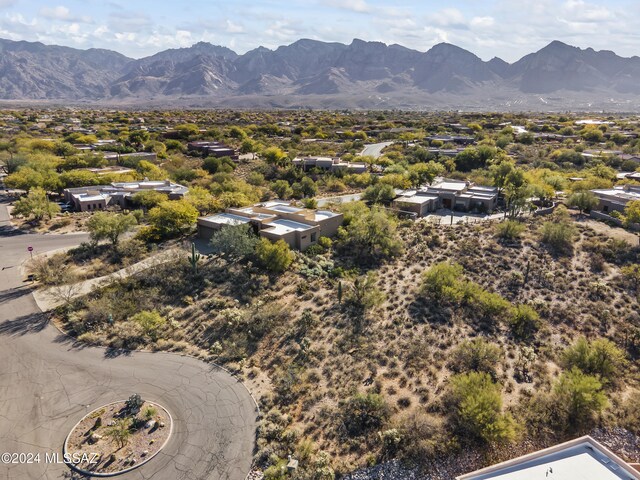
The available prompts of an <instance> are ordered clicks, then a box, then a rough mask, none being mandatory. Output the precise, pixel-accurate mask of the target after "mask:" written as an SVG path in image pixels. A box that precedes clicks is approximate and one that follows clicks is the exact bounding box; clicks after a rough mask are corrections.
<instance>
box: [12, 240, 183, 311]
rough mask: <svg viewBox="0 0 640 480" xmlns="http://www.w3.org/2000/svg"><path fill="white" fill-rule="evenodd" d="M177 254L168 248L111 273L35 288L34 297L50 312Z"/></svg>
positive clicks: (40, 305) (42, 307)
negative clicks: (70, 282) (66, 283)
mask: <svg viewBox="0 0 640 480" xmlns="http://www.w3.org/2000/svg"><path fill="white" fill-rule="evenodd" d="M61 250H63V249H61ZM177 254H179V253H178V250H177V249H170V250H166V251H163V252H160V253H157V254H155V255H153V256H151V257H148V258H145V259H144V260H142V261H141V262H138V263H135V264H133V265H130V266H128V267H126V268H123V269H121V270H118V271H117V272H113V273H110V274H109V275H103V276H102V277H97V278H91V279H89V280H84V281H82V282H78V283H75V284H73V285H62V286H59V287H58V286H56V287H49V288H43V289H38V290H34V292H33V298H34V299H35V301H36V304H37V305H38V307H39V308H40V310H42V311H43V312H48V311H50V310H53V309H54V308H55V307H57V306H59V305H62V304H63V303H64V302H65V300H66V299H72V298H76V297H80V296H82V295H86V294H87V293H89V292H90V291H91V290H93V289H94V288H96V287H99V286H101V285H107V284H109V283H111V282H113V281H114V280H117V279H120V278H126V277H128V276H130V275H133V274H134V273H138V272H141V271H142V270H146V269H148V268H153V267H154V266H156V265H160V264H162V263H164V262H166V261H168V260H169V259H170V258H171V257H172V256H173V255H177ZM185 256H186V253H185ZM21 270H24V269H21Z"/></svg>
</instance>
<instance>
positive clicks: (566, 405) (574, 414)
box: [553, 368, 608, 429]
mask: <svg viewBox="0 0 640 480" xmlns="http://www.w3.org/2000/svg"><path fill="white" fill-rule="evenodd" d="M553 393H554V397H555V398H554V402H555V405H556V407H557V408H558V409H559V411H560V412H561V413H562V414H563V417H564V419H565V425H567V426H569V427H570V428H576V429H577V428H580V427H582V426H586V425H589V424H590V422H592V421H593V419H594V417H595V416H596V415H598V414H599V413H600V412H601V411H602V410H603V409H604V408H605V407H606V406H607V403H608V402H607V397H606V395H605V394H604V393H603V392H602V383H600V380H598V379H597V378H596V377H594V376H591V375H588V374H585V373H583V372H581V371H580V370H578V369H577V368H572V369H571V370H570V371H569V372H565V373H563V374H562V375H561V376H560V378H559V379H558V381H557V382H556V384H555V386H554V388H553Z"/></svg>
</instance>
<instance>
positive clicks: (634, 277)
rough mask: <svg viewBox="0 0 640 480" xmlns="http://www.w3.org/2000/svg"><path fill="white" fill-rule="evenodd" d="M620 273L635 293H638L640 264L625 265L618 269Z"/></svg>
mask: <svg viewBox="0 0 640 480" xmlns="http://www.w3.org/2000/svg"><path fill="white" fill-rule="evenodd" d="M620 273H622V276H623V277H624V278H625V279H627V280H628V281H629V283H630V284H631V285H632V286H633V288H634V289H635V291H636V292H638V291H640V264H637V263H634V264H632V265H625V266H624V267H622V268H621V269H620Z"/></svg>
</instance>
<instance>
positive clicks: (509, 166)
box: [489, 160, 515, 195]
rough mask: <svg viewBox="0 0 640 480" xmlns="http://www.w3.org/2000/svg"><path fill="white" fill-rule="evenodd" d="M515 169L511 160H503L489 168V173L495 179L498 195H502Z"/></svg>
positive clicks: (494, 184) (494, 183)
mask: <svg viewBox="0 0 640 480" xmlns="http://www.w3.org/2000/svg"><path fill="white" fill-rule="evenodd" d="M514 168H515V166H514V164H513V162H512V161H510V160H503V161H501V162H500V163H495V164H493V165H491V166H490V167H489V172H490V173H491V177H492V178H493V186H494V187H496V188H497V189H498V195H500V194H501V193H502V189H503V188H504V186H505V184H506V183H507V178H508V176H509V174H510V173H511V172H512V171H513V169H514Z"/></svg>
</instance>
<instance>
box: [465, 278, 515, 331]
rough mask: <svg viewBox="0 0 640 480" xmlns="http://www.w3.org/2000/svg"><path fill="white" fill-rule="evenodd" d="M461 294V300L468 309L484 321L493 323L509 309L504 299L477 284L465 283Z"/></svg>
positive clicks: (509, 305)
mask: <svg viewBox="0 0 640 480" xmlns="http://www.w3.org/2000/svg"><path fill="white" fill-rule="evenodd" d="M463 292H464V293H463V298H464V299H465V302H466V304H467V306H468V308H469V309H470V310H471V311H475V312H477V313H479V314H480V316H481V317H482V318H484V319H489V320H492V321H493V322H495V321H496V320H497V319H499V318H501V317H502V316H504V315H505V314H506V313H507V312H508V311H509V310H510V308H511V303H509V301H508V300H506V299H504V298H503V297H502V295H500V294H498V293H493V292H489V291H487V290H485V289H483V288H482V287H481V286H480V285H478V284H477V283H473V282H466V283H465V284H464V289H463Z"/></svg>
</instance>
